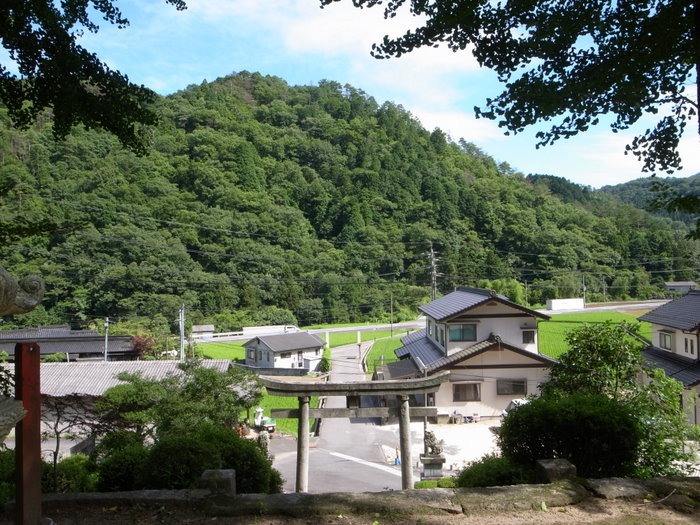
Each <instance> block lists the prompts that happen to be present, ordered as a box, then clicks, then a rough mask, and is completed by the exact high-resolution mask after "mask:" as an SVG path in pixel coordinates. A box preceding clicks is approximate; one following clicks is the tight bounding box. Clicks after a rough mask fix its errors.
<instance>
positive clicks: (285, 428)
mask: <svg viewBox="0 0 700 525" xmlns="http://www.w3.org/2000/svg"><path fill="white" fill-rule="evenodd" d="M309 405H310V406H311V407H318V397H315V396H314V397H312V398H311V401H310V403H309ZM259 406H261V407H263V408H264V409H265V410H264V414H265V415H266V416H268V417H269V416H270V411H271V410H272V409H273V408H293V409H297V408H299V403H298V401H297V398H295V397H283V396H271V395H268V394H267V393H264V394H263V398H262V400H261V401H260V404H259ZM252 413H253V411H251V414H252ZM275 421H277V430H276V432H284V433H285V434H291V435H293V436H296V435H297V434H298V424H299V423H298V420H296V419H275ZM314 423H315V420H314V419H311V420H310V421H309V427H310V428H311V429H313V427H314Z"/></svg>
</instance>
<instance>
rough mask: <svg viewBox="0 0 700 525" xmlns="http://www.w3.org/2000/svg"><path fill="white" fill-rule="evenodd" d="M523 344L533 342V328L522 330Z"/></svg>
mask: <svg viewBox="0 0 700 525" xmlns="http://www.w3.org/2000/svg"><path fill="white" fill-rule="evenodd" d="M523 344H524V345H532V344H535V331H534V330H523Z"/></svg>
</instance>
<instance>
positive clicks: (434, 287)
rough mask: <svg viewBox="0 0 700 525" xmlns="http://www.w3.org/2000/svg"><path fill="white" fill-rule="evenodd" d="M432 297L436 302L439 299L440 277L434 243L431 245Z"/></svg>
mask: <svg viewBox="0 0 700 525" xmlns="http://www.w3.org/2000/svg"><path fill="white" fill-rule="evenodd" d="M428 255H429V257H430V296H431V298H432V300H433V301H434V300H435V298H436V297H437V278H438V275H440V274H439V273H438V272H437V264H436V263H437V259H436V257H435V251H434V250H433V243H432V242H431V243H430V253H429V254H428Z"/></svg>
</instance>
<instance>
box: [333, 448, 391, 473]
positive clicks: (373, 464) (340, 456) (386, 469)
mask: <svg viewBox="0 0 700 525" xmlns="http://www.w3.org/2000/svg"><path fill="white" fill-rule="evenodd" d="M327 452H328V453H329V454H330V455H331V456H335V457H337V458H341V459H347V460H348V461H354V462H355V463H360V464H362V465H365V466H367V467H374V468H376V469H379V470H383V471H384V472H387V473H389V474H394V475H395V476H398V477H401V472H399V471H398V470H396V469H394V468H391V467H387V466H386V465H379V464H377V463H371V462H369V461H365V460H364V459H360V458H355V457H353V456H348V455H347V454H341V453H340V452H331V451H330V450H328V451H327Z"/></svg>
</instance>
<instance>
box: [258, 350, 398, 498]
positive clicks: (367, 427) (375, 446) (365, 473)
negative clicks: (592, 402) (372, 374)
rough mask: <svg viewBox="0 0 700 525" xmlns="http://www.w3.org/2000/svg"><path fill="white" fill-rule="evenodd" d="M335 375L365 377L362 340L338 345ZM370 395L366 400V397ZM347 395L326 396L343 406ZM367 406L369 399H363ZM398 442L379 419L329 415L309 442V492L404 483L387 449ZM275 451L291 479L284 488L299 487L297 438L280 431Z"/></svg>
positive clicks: (383, 487)
mask: <svg viewBox="0 0 700 525" xmlns="http://www.w3.org/2000/svg"><path fill="white" fill-rule="evenodd" d="M331 359H332V362H333V369H332V372H331V380H332V381H336V382H339V381H362V380H364V374H363V373H362V370H361V366H360V359H359V352H358V348H357V345H348V346H344V347H337V348H334V349H333V350H332V355H331ZM363 401H365V400H363ZM344 404H345V398H344V397H328V398H326V406H327V407H343V406H344ZM363 406H365V404H364V403H363ZM397 447H398V437H397V436H396V433H395V432H394V431H393V430H387V429H384V428H382V427H381V425H378V421H377V420H374V419H369V418H365V419H355V420H351V419H349V418H333V419H324V420H323V421H322V423H321V430H320V435H319V436H318V437H314V438H312V439H311V442H310V447H309V492H311V493H324V492H376V491H383V490H392V489H394V490H400V489H401V467H400V466H397V465H395V464H394V463H393V458H392V457H387V455H386V453H385V451H386V450H389V451H390V450H392V449H396V448H397ZM270 451H271V452H272V454H273V455H274V456H275V460H274V466H275V468H276V469H277V470H279V471H280V473H281V474H282V477H283V478H284V479H285V483H284V491H285V492H294V491H295V490H296V487H295V483H296V439H295V438H290V437H280V436H274V437H273V438H272V440H271V442H270Z"/></svg>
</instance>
